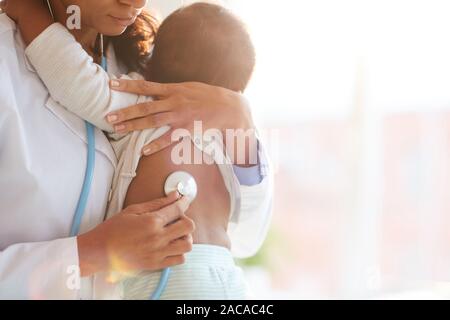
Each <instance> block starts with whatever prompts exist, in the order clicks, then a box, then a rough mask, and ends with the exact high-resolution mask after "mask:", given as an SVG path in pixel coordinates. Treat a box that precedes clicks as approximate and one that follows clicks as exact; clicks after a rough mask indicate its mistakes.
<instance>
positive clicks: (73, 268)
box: [0, 238, 81, 300]
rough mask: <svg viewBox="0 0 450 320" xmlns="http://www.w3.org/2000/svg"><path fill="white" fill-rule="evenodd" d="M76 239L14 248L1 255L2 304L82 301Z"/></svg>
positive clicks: (0, 286)
mask: <svg viewBox="0 0 450 320" xmlns="http://www.w3.org/2000/svg"><path fill="white" fill-rule="evenodd" d="M78 265H79V264H78V248H77V240H76V238H67V239H61V240H54V241H49V242H39V243H23V244H15V245H11V246H10V247H7V248H6V249H5V250H3V251H0V300H1V299H33V300H34V299H36V300H43V299H45V300H47V299H51V300H56V299H58V300H73V299H79V297H80V288H79V284H80V281H81V279H80V274H79V267H78Z"/></svg>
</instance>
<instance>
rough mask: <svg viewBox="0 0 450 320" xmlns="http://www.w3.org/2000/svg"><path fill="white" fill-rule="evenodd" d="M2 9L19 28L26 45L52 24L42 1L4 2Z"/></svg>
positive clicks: (7, 0)
mask: <svg viewBox="0 0 450 320" xmlns="http://www.w3.org/2000/svg"><path fill="white" fill-rule="evenodd" d="M2 9H3V11H4V12H5V13H6V14H7V15H8V16H9V17H10V18H11V19H12V20H14V21H15V22H16V24H17V25H18V26H19V29H20V31H21V33H22V37H23V39H24V40H25V43H26V44H30V43H31V42H32V41H33V40H34V39H35V38H36V37H37V36H38V35H39V34H40V33H41V32H43V31H44V30H45V29H46V28H47V27H48V26H50V25H51V24H52V23H53V18H52V16H51V14H50V11H49V9H48V7H47V4H46V1H44V0H4V1H3V3H2Z"/></svg>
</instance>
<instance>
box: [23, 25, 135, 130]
mask: <svg viewBox="0 0 450 320" xmlns="http://www.w3.org/2000/svg"><path fill="white" fill-rule="evenodd" d="M26 37H30V35H27V36H26ZM25 52H26V55H27V57H28V58H29V60H30V62H31V63H32V65H33V66H34V68H35V69H36V71H37V73H38V74H39V77H40V78H41V79H42V81H43V82H44V83H45V85H46V86H47V88H48V90H49V92H50V95H51V96H52V98H53V99H55V100H56V101H57V102H59V103H60V104H61V105H63V106H64V107H65V108H67V109H68V110H70V111H72V112H73V113H75V114H77V115H78V116H79V117H81V118H83V119H85V120H87V121H89V122H91V123H92V124H94V125H95V126H97V127H99V128H100V129H102V130H104V131H108V132H113V131H114V130H113V127H112V126H111V125H110V124H109V123H108V122H107V121H106V119H105V117H106V115H107V114H108V113H109V112H111V111H114V110H118V109H121V108H125V107H128V106H130V105H133V104H136V103H137V101H138V98H139V96H137V95H133V94H128V93H125V94H124V93H119V92H116V91H112V90H111V89H110V87H109V82H110V80H111V79H110V77H109V75H108V73H107V72H105V71H104V70H103V69H102V68H101V67H100V66H99V65H97V64H96V63H94V61H93V59H92V57H91V56H89V55H88V54H87V52H86V51H85V50H84V49H83V48H82V47H81V45H80V44H79V43H78V42H77V41H76V40H75V38H74V37H73V36H72V35H71V34H70V32H69V31H68V30H67V29H66V28H65V27H63V26H62V25H61V24H59V23H53V24H51V25H49V26H47V28H46V29H45V30H44V31H42V32H41V33H40V34H39V35H38V36H37V37H35V39H32V42H31V44H30V45H29V46H28V48H27V49H26V51H25ZM125 77H126V76H125ZM130 77H131V78H139V75H137V74H132V75H130Z"/></svg>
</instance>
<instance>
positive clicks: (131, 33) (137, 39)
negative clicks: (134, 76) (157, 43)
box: [106, 10, 159, 73]
mask: <svg viewBox="0 0 450 320" xmlns="http://www.w3.org/2000/svg"><path fill="white" fill-rule="evenodd" d="M158 27H159V21H158V19H156V18H155V17H154V16H152V15H151V14H150V13H149V12H147V11H145V10H144V11H143V12H142V13H141V14H140V15H139V16H138V17H137V18H136V21H135V22H134V24H132V25H131V26H129V27H128V28H127V29H126V30H125V32H124V33H122V34H121V35H119V36H115V37H106V41H108V42H110V43H112V45H113V47H114V51H115V54H116V57H117V59H118V61H119V62H121V63H123V64H124V65H125V67H127V69H128V70H127V71H128V72H139V73H142V72H143V70H144V66H145V64H146V62H147V60H148V57H149V56H150V53H151V50H152V48H153V42H154V40H155V36H156V33H157V31H158Z"/></svg>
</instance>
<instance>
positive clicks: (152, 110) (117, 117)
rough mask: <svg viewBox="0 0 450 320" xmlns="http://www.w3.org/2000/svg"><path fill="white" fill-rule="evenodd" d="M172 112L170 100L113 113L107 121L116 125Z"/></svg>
mask: <svg viewBox="0 0 450 320" xmlns="http://www.w3.org/2000/svg"><path fill="white" fill-rule="evenodd" d="M170 110H172V103H171V101H170V99H167V100H156V101H148V102H144V103H139V104H136V105H133V106H130V107H127V108H124V109H120V110H117V111H114V112H111V113H109V114H108V115H107V116H106V120H107V121H108V122H109V123H110V124H113V125H114V124H118V123H120V122H124V121H128V120H133V119H138V118H143V117H146V116H149V115H156V114H158V113H162V112H167V111H170Z"/></svg>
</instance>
